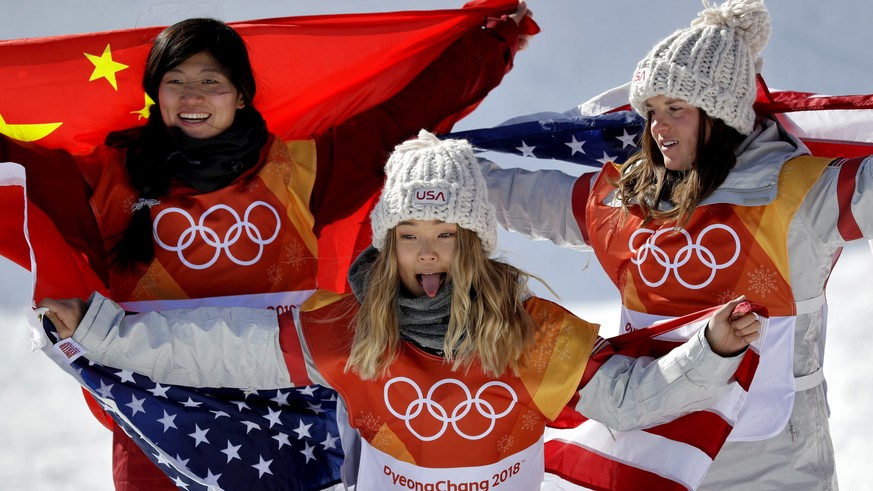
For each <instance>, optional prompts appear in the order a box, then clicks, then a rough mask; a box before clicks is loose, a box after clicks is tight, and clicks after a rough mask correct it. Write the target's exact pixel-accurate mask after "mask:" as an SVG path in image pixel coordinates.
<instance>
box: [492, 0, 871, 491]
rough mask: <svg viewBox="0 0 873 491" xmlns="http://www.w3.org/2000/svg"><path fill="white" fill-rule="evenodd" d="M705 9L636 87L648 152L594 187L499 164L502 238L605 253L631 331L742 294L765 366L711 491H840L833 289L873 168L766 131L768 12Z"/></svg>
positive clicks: (759, 5)
mask: <svg viewBox="0 0 873 491" xmlns="http://www.w3.org/2000/svg"><path fill="white" fill-rule="evenodd" d="M705 4H707V8H706V9H705V10H703V11H702V12H701V13H700V14H699V16H698V18H697V19H695V20H694V21H693V22H692V24H691V26H690V27H688V28H685V29H681V30H678V31H676V32H674V33H673V34H671V35H670V36H668V37H667V38H665V39H664V40H662V41H661V42H659V43H658V44H657V45H656V46H655V47H654V48H653V49H652V50H651V51H650V52H649V54H648V55H647V56H646V57H645V58H643V60H642V61H640V62H639V63H638V65H637V67H636V69H635V70H634V72H633V75H632V78H631V83H630V103H631V105H632V106H633V108H634V109H635V110H636V111H637V112H639V113H640V114H641V115H643V116H644V117H645V118H646V127H645V131H644V133H643V134H642V142H641V151H640V152H639V153H637V154H635V155H634V156H632V157H631V158H630V159H629V160H628V162H627V163H626V164H624V165H622V166H619V165H615V164H608V165H605V166H604V168H603V169H602V170H601V171H600V172H599V173H589V174H583V175H582V176H581V177H576V176H569V175H566V174H563V173H561V172H560V171H538V172H526V171H523V170H519V169H500V168H499V167H498V166H496V165H495V164H493V163H490V162H483V170H484V173H485V176H486V180H487V181H488V186H489V194H490V198H491V201H492V202H493V203H494V204H495V205H496V207H497V216H498V220H499V221H500V223H501V225H502V226H504V227H506V228H508V229H511V230H515V231H518V232H521V233H523V234H526V235H528V236H531V237H534V238H540V239H542V238H546V239H550V240H552V241H554V242H556V243H557V244H560V245H564V246H568V247H576V248H590V249H592V250H593V251H594V253H595V254H596V255H597V258H598V260H599V262H600V263H601V265H602V266H603V267H604V270H605V271H606V273H607V274H608V275H609V277H610V278H611V279H612V280H613V282H614V283H615V285H616V286H617V287H618V289H619V292H620V294H621V298H622V304H623V308H622V323H621V325H622V326H623V327H624V329H625V330H626V331H630V330H636V329H641V328H643V327H645V326H648V325H651V324H652V323H653V322H655V321H658V320H663V319H668V318H673V317H678V316H681V315H684V314H686V313H688V312H692V311H695V310H699V309H700V308H702V307H703V306H705V305H709V304H711V303H717V302H719V301H724V300H725V299H729V298H733V297H735V296H737V295H746V296H747V297H748V298H749V299H750V300H752V301H755V302H758V303H761V304H765V305H766V306H767V307H768V308H769V309H770V313H771V315H772V318H771V320H770V328H769V330H768V332H767V334H766V335H765V336H766V337H765V340H764V348H763V351H762V353H761V365H760V367H759V369H758V373H757V375H756V378H755V382H754V383H753V385H752V388H751V391H750V393H749V398H748V401H747V402H746V405H745V407H744V408H743V410H742V412H741V415H740V418H739V421H738V422H737V424H736V426H735V428H734V430H733V432H732V433H731V435H730V437H729V439H728V443H727V444H726V446H725V447H724V448H723V449H722V450H721V452H720V453H719V454H718V455H717V457H716V458H715V461H714V463H713V465H712V467H711V468H710V470H709V473H708V474H707V476H706V479H705V480H704V482H703V485H702V488H701V489H709V490H719V491H722V490H725V489H742V490H750V489H768V490H769V489H772V490H777V489H778V490H783V489H791V490H798V489H800V490H807V489H810V490H812V489H815V490H822V489H827V490H830V489H836V488H837V480H836V475H835V467H834V452H833V446H832V443H831V438H830V431H829V429H828V414H829V411H828V406H827V401H826V398H825V389H826V386H825V384H824V375H823V371H822V363H823V359H824V347H825V332H826V319H827V316H826V313H827V304H826V301H825V285H826V283H827V279H828V276H829V274H830V271H831V269H832V268H833V265H834V263H835V261H836V259H837V258H838V256H839V254H840V251H841V250H842V247H843V246H844V245H845V244H846V243H847V242H849V241H852V240H861V239H865V238H866V239H870V238H873V161H871V160H870V159H851V160H845V159H837V160H835V161H830V160H828V159H818V158H813V157H810V156H809V153H810V152H809V150H808V149H807V148H806V147H805V146H804V144H803V143H801V141H800V140H799V139H798V138H796V137H794V136H793V135H791V134H789V133H788V132H787V131H786V130H785V129H784V128H783V127H782V126H781V125H780V124H779V123H778V122H777V121H776V119H775V118H772V117H756V114H755V111H754V108H753V104H754V102H755V97H756V90H757V88H756V73H757V71H758V70H759V69H760V65H761V64H760V63H759V55H760V53H761V51H762V50H763V49H764V46H765V44H766V42H767V39H768V37H769V35H770V16H769V14H768V12H767V9H766V7H765V6H764V4H763V2H762V1H761V0H729V1H727V2H724V3H722V4H721V5H712V6H709V5H708V3H707V2H705ZM837 335H839V333H838V334H837ZM582 411H583V413H584V408H583V409H582ZM632 423H633V421H630V422H627V421H623V420H620V419H619V418H616V420H615V421H613V422H612V424H614V425H616V426H620V425H623V424H632Z"/></svg>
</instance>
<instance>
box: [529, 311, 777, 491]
mask: <svg viewBox="0 0 873 491" xmlns="http://www.w3.org/2000/svg"><path fill="white" fill-rule="evenodd" d="M717 309H718V307H713V308H711V309H709V310H705V311H701V312H696V313H694V314H689V315H686V316H683V317H679V318H675V319H671V320H668V321H665V322H662V323H659V324H657V325H655V326H652V327H649V328H647V329H641V330H638V331H633V332H630V333H627V334H623V335H620V336H616V337H613V338H610V339H606V340H603V342H602V344H600V345H599V346H597V347H595V350H594V353H593V354H592V357H591V359H590V360H589V362H588V365H587V366H586V367H585V375H584V378H583V383H585V382H587V381H588V380H590V378H591V377H592V376H593V374H594V372H595V371H596V370H597V369H598V368H599V367H600V366H601V365H602V364H603V363H604V362H606V360H608V359H609V358H610V357H612V356H614V355H616V354H619V355H624V356H629V357H633V358H638V357H652V358H658V357H660V356H663V355H664V354H666V353H667V352H669V351H670V350H672V349H673V348H675V347H677V346H679V345H681V344H682V343H683V342H685V341H686V340H687V339H689V338H690V337H691V336H693V335H695V334H696V333H697V332H698V331H699V330H700V329H703V328H704V327H705V326H706V323H707V322H708V320H709V317H710V316H711V315H712V314H713V313H714V312H715V310H717ZM734 312H735V313H739V314H743V313H747V312H755V313H756V314H758V315H759V319H760V320H761V337H760V338H758V340H756V341H755V342H753V343H752V344H751V346H750V348H749V349H748V350H746V352H745V354H744V355H743V359H742V361H741V362H740V365H739V367H738V368H737V370H736V372H735V373H734V376H733V382H732V384H731V389H730V392H729V393H727V394H726V395H725V396H723V397H722V398H721V399H719V400H718V401H717V402H716V403H715V404H713V405H712V406H711V407H709V408H708V409H706V410H702V411H697V412H692V413H690V414H686V415H684V416H681V417H679V418H677V419H675V420H673V421H671V422H668V423H664V424H660V425H655V426H653V427H651V428H646V429H639V430H631V431H615V430H611V429H609V428H607V427H606V426H604V425H603V424H601V423H598V422H597V421H594V420H590V419H588V418H586V417H585V416H584V415H582V414H580V413H579V412H578V411H576V410H575V408H574V404H575V401H571V402H570V404H568V407H566V408H565V409H564V412H563V413H562V414H561V416H560V417H559V418H557V419H556V420H555V421H554V422H552V423H551V424H550V425H549V428H547V429H546V448H545V468H546V473H547V474H546V483H545V484H544V485H543V487H542V488H541V489H542V490H548V491H559V490H560V491H571V490H589V489H590V490H613V491H634V490H639V489H658V490H664V491H670V490H675V491H685V490H689V489H691V490H693V489H697V487H698V486H699V485H700V483H701V481H702V480H703V478H704V477H705V475H706V471H707V470H708V469H709V467H710V465H711V464H712V461H713V460H714V459H715V456H716V455H717V454H718V451H719V450H720V449H721V447H722V445H724V442H725V440H726V439H727V437H728V434H729V433H730V432H731V429H732V428H733V426H734V424H735V423H736V420H737V417H738V415H739V412H740V410H741V409H742V407H743V403H744V402H745V400H746V396H747V394H748V390H749V386H750V385H751V383H752V379H753V378H754V375H755V372H756V370H757V367H758V362H759V353H760V350H761V349H762V347H763V346H764V343H765V342H766V338H767V326H768V324H769V319H768V315H767V310H766V308H764V307H762V306H760V305H755V304H752V303H750V302H744V303H742V304H740V305H739V306H738V307H737V308H736V309H735V310H734Z"/></svg>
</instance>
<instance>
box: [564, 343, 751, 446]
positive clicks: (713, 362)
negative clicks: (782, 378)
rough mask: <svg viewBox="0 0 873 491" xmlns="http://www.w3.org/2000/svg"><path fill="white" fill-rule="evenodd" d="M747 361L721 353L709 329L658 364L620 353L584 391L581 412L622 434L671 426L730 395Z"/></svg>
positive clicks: (658, 361) (581, 391) (599, 372)
mask: <svg viewBox="0 0 873 491" xmlns="http://www.w3.org/2000/svg"><path fill="white" fill-rule="evenodd" d="M742 358H743V356H742V354H739V355H736V356H733V357H727V358H725V357H721V356H719V355H717V354H715V353H714V352H713V351H712V349H711V348H710V347H709V343H708V342H707V341H706V337H705V336H704V332H703V330H701V331H700V332H698V333H697V335H696V336H694V337H692V338H691V339H689V340H688V341H687V342H685V343H684V344H682V345H681V346H678V347H676V348H674V349H673V350H672V351H670V352H669V353H667V354H666V355H664V356H662V357H661V358H658V359H657V360H656V359H652V358H630V357H627V356H621V355H616V356H613V357H612V358H610V359H609V360H607V362H606V363H604V364H603V365H602V366H601V367H600V369H599V370H597V372H596V373H595V374H594V376H593V377H592V378H591V380H590V381H589V382H588V383H587V384H586V385H585V387H583V388H582V389H581V390H580V391H579V394H580V398H579V402H578V404H577V405H576V410H577V411H579V412H580V413H582V414H583V415H584V416H585V417H587V418H589V419H593V420H595V421H598V422H600V423H603V424H604V425H606V426H608V427H609V428H612V429H615V430H619V431H628V430H633V429H640V428H649V427H651V426H656V425H659V424H663V423H667V422H669V421H672V420H674V419H676V418H678V417H679V416H682V415H684V414H688V413H691V412H694V411H699V410H701V409H705V408H707V407H710V406H711V405H712V404H713V403H714V402H715V401H716V400H717V399H718V398H719V397H721V396H724V395H725V394H727V392H729V391H730V390H731V386H730V382H731V378H732V375H733V374H734V372H736V370H737V367H738V366H739V364H740V361H742Z"/></svg>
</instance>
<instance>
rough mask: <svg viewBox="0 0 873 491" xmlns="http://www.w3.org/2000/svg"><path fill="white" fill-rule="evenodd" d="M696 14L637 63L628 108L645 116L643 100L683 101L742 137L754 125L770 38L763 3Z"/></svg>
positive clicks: (734, 0) (732, 1) (737, 2)
mask: <svg viewBox="0 0 873 491" xmlns="http://www.w3.org/2000/svg"><path fill="white" fill-rule="evenodd" d="M704 5H705V6H706V9H705V10H703V11H702V12H700V14H698V17H697V19H695V20H694V22H692V23H691V27H689V28H687V29H681V30H678V31H676V32H674V33H673V34H672V35H670V36H669V37H667V38H666V39H664V40H663V41H661V42H660V43H659V44H658V45H657V46H655V47H654V49H652V51H650V52H649V54H648V55H647V56H646V57H645V58H644V59H643V60H642V61H640V62H639V63H638V64H637V69H636V71H635V72H634V76H633V78H632V79H631V85H630V103H631V105H632V106H633V108H634V109H635V110H636V111H637V112H638V113H640V114H641V115H643V116H645V115H646V109H645V106H646V100H647V99H649V98H650V97H654V96H657V95H663V96H666V97H669V98H676V99H682V100H684V101H685V102H688V103H689V104H692V105H694V106H696V107H699V108H701V109H703V110H704V111H706V113H707V114H708V115H710V116H712V117H714V118H718V119H721V120H723V121H724V122H725V123H727V124H728V125H729V126H731V127H733V128H735V129H736V130H737V131H739V132H740V133H742V134H743V135H748V134H749V133H751V132H752V128H753V127H754V124H755V111H754V109H753V107H752V105H753V104H754V102H755V95H756V91H757V88H756V85H755V74H756V71H757V70H756V66H757V64H758V56H759V55H760V53H761V51H762V50H763V49H764V46H765V45H766V44H767V40H768V39H769V37H770V14H768V13H767V7H765V6H764V2H763V1H762V0H728V1H727V2H725V3H723V4H721V5H713V6H710V5H709V4H708V2H706V0H704Z"/></svg>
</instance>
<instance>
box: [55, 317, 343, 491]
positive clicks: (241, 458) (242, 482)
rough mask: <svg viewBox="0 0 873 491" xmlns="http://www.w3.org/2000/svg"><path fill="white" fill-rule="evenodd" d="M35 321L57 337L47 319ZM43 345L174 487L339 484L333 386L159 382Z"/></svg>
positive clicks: (70, 346) (287, 489) (66, 345)
mask: <svg viewBox="0 0 873 491" xmlns="http://www.w3.org/2000/svg"><path fill="white" fill-rule="evenodd" d="M42 326H43V328H44V330H45V332H46V333H47V334H48V335H49V336H51V339H56V336H55V335H54V327H53V326H52V324H51V322H50V321H49V320H48V318H46V317H43V318H42ZM44 349H45V350H47V351H48V352H50V353H49V356H51V357H52V358H53V359H54V360H55V361H56V362H58V363H64V361H59V360H66V362H67V363H70V365H69V369H68V371H69V372H70V373H71V374H72V375H73V376H74V377H75V378H76V379H77V380H78V381H79V383H80V384H82V386H83V387H85V388H86V389H87V390H88V391H89V392H90V393H91V394H93V395H94V398H95V399H96V400H97V401H98V402H99V403H100V405H101V406H102V407H103V408H104V409H105V410H106V411H107V412H108V413H109V414H110V415H111V416H112V419H113V420H114V421H115V422H116V423H117V424H119V425H120V426H121V427H123V428H124V430H125V432H126V433H127V434H128V435H129V436H130V437H131V438H132V439H133V440H134V441H135V442H136V443H137V445H139V446H140V448H142V450H143V452H144V453H145V454H146V455H147V456H148V457H149V458H150V459H151V460H152V461H153V462H154V463H155V464H156V465H157V466H158V467H159V468H160V469H161V470H162V471H164V472H165V473H166V474H167V476H168V477H169V478H170V479H171V480H172V481H173V483H174V484H175V485H176V486H178V487H179V489H185V490H191V491H194V490H203V491H207V490H208V491H219V490H228V491H229V490H237V489H245V490H251V489H257V490H284V491H307V490H316V489H325V488H328V487H331V486H332V485H334V484H336V483H338V482H339V467H340V464H341V463H342V461H343V452H342V446H341V444H340V440H339V433H338V431H337V424H336V405H337V399H336V393H335V392H334V391H332V390H329V389H327V388H324V387H321V386H318V385H310V386H305V387H295V388H288V389H278V390H260V391H258V390H237V389H202V388H192V387H182V386H178V385H164V384H158V383H155V382H153V381H152V380H151V379H149V378H148V377H145V376H143V375H139V374H137V373H133V372H131V371H129V370H119V369H114V368H109V367H105V366H101V365H98V364H96V363H92V362H90V361H89V360H87V359H86V358H84V357H81V356H79V355H81V353H82V350H81V348H80V347H78V346H77V345H76V344H75V343H71V342H69V341H66V342H60V343H55V344H49V343H47V344H46V346H45V348H44ZM70 360H72V361H70Z"/></svg>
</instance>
